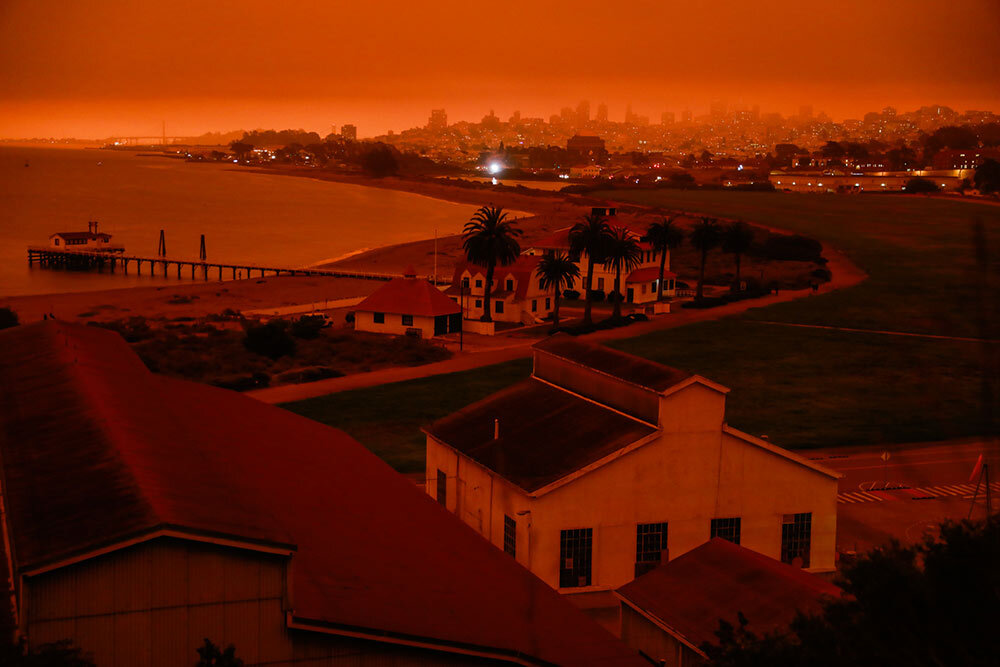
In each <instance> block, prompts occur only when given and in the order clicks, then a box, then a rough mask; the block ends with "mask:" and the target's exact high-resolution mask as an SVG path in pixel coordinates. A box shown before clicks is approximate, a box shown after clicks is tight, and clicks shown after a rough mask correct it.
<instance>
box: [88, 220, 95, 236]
mask: <svg viewBox="0 0 1000 667" xmlns="http://www.w3.org/2000/svg"><path fill="white" fill-rule="evenodd" d="M87 231H88V232H90V233H91V234H93V233H94V222H93V221H92V220H88V221H87Z"/></svg>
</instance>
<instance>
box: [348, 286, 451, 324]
mask: <svg viewBox="0 0 1000 667" xmlns="http://www.w3.org/2000/svg"><path fill="white" fill-rule="evenodd" d="M357 310H364V311H371V312H375V313H396V314H399V315H418V316H421V317H436V316H438V315H454V314H456V313H460V312H462V309H461V308H459V306H458V304H457V303H455V302H454V301H452V300H451V299H449V298H448V297H447V296H445V295H444V294H443V293H442V292H441V290H439V289H438V288H436V287H434V285H432V284H430V283H429V282H428V281H426V280H424V279H422V278H394V279H392V280H390V281H389V282H387V283H386V284H385V285H383V286H382V287H380V288H378V289H377V290H375V292H374V293H372V294H371V295H369V296H368V298H366V299H365V300H364V301H362V302H361V303H359V304H358V305H357Z"/></svg>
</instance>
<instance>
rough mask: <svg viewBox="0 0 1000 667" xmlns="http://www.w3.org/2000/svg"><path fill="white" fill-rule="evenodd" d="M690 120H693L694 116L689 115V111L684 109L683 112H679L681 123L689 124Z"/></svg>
mask: <svg viewBox="0 0 1000 667" xmlns="http://www.w3.org/2000/svg"><path fill="white" fill-rule="evenodd" d="M692 120H694V114H693V113H691V110H690V109H685V110H684V111H682V112H681V122H682V123H690V122H691V121H692Z"/></svg>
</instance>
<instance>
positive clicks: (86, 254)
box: [28, 246, 402, 280]
mask: <svg viewBox="0 0 1000 667" xmlns="http://www.w3.org/2000/svg"><path fill="white" fill-rule="evenodd" d="M35 263H38V265H39V266H42V267H46V268H63V269H77V270H88V269H97V270H99V271H100V270H103V269H105V268H107V269H109V270H110V271H111V272H112V273H114V272H115V271H116V270H121V271H122V272H123V273H124V274H125V275H128V271H129V265H130V264H131V265H133V266H134V269H135V272H136V274H137V275H142V271H143V265H144V264H145V265H147V266H148V267H149V275H151V276H163V277H169V275H170V267H171V265H173V266H174V267H176V270H177V277H178V278H183V276H182V270H183V269H188V268H189V269H190V270H191V279H192V280H194V279H196V277H201V278H202V279H204V280H208V279H209V273H210V272H211V273H216V272H218V280H222V279H223V271H226V272H227V273H230V272H231V279H232V280H236V279H237V276H238V275H239V277H242V278H250V277H252V275H253V274H254V273H258V274H259V275H260V277H261V278H263V277H264V276H265V275H268V274H270V275H274V276H282V275H284V276H329V277H333V278H359V279H362V280H392V279H393V278H400V277H402V274H393V273H374V272H368V271H350V270H343V269H316V268H288V267H282V266H266V265H259V264H245V263H242V262H241V263H228V262H209V261H205V260H190V259H171V258H169V257H145V256H140V255H126V254H125V253H124V252H100V251H93V250H69V249H62V248H53V247H49V246H28V264H29V265H34V264H35Z"/></svg>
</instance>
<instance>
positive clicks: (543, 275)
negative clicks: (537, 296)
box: [535, 252, 580, 329]
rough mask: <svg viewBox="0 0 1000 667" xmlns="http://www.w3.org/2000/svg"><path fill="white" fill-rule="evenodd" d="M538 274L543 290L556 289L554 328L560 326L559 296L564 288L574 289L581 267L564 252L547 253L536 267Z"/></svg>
mask: <svg viewBox="0 0 1000 667" xmlns="http://www.w3.org/2000/svg"><path fill="white" fill-rule="evenodd" d="M535 273H537V274H538V278H539V281H538V282H539V286H540V287H541V288H542V289H543V290H550V289H554V290H555V291H556V303H555V306H556V307H555V310H553V311H552V320H553V328H555V329H558V328H559V297H560V296H561V295H562V291H563V290H564V289H573V285H575V284H576V280H577V278H579V277H580V267H579V266H577V265H576V262H573V261H571V260H570V258H569V256H568V255H565V254H563V253H561V252H560V253H555V252H550V253H546V254H545V256H544V257H542V259H541V261H539V262H538V267H537V268H536V269H535Z"/></svg>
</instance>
